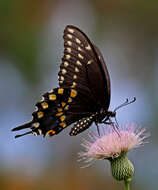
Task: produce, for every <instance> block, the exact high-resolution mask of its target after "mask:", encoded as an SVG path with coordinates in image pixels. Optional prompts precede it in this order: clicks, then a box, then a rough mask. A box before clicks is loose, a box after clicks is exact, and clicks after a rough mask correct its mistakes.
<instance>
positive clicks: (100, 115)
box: [95, 108, 116, 123]
mask: <svg viewBox="0 0 158 190" xmlns="http://www.w3.org/2000/svg"><path fill="white" fill-rule="evenodd" d="M115 116H116V112H113V111H108V110H105V109H104V108H101V109H100V111H99V112H97V114H96V117H95V120H96V122H97V123H102V122H103V120H104V121H107V120H109V118H110V117H115Z"/></svg>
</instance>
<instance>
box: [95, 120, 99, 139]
mask: <svg viewBox="0 0 158 190" xmlns="http://www.w3.org/2000/svg"><path fill="white" fill-rule="evenodd" d="M95 124H96V126H97V132H98V135H99V136H100V130H99V125H98V123H97V122H95Z"/></svg>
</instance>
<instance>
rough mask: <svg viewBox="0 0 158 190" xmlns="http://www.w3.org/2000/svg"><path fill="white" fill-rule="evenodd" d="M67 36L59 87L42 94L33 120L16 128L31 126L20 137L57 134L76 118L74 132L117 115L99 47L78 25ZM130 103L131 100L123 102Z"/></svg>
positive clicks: (76, 132)
mask: <svg viewBox="0 0 158 190" xmlns="http://www.w3.org/2000/svg"><path fill="white" fill-rule="evenodd" d="M63 38H64V56H63V58H62V64H61V65H60V71H59V73H58V76H59V87H58V88H55V89H53V90H51V91H49V92H47V93H45V94H44V95H43V96H42V100H41V101H40V102H38V103H37V104H36V107H35V108H36V109H35V111H34V112H33V113H32V116H33V119H32V121H30V122H29V123H26V124H24V125H21V126H19V127H16V128H14V129H12V131H18V130H21V129H25V128H30V129H31V131H29V132H26V133H24V134H22V135H17V136H15V137H16V138H17V137H20V136H23V135H26V134H34V135H40V134H43V135H44V136H46V135H48V136H53V135H55V134H58V133H59V132H61V131H62V130H63V129H64V128H65V127H67V126H69V125H70V124H72V123H75V122H76V123H75V124H74V126H73V127H72V129H71V132H70V135H71V136H73V135H77V134H79V133H81V132H82V131H84V130H86V129H87V128H89V127H90V125H91V124H92V123H93V122H95V123H96V124H98V123H102V122H104V123H105V122H107V121H109V122H111V120H110V117H115V115H116V109H115V110H114V111H113V112H112V111H109V110H108V108H109V104H110V93H111V92H110V77H109V73H108V70H107V67H106V64H105V62H104V59H103V56H102V54H101V52H100V51H99V49H98V48H97V47H96V46H95V45H93V44H92V43H91V41H90V40H89V39H88V37H87V36H86V35H85V34H84V33H83V32H82V31H81V30H80V29H78V28H77V27H75V26H71V25H68V26H66V28H65V30H64V36H63ZM134 101H135V99H134ZM128 103H129V102H128V100H127V101H126V102H125V103H124V104H122V105H125V104H128ZM122 105H121V106H122ZM119 107H120V106H119ZM119 107H118V108H119ZM118 108H117V109H118Z"/></svg>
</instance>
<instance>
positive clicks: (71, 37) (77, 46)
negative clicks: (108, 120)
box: [59, 26, 110, 110]
mask: <svg viewBox="0 0 158 190" xmlns="http://www.w3.org/2000/svg"><path fill="white" fill-rule="evenodd" d="M63 38H64V56H63V59H62V64H61V66H60V71H59V85H60V86H61V87H74V88H76V89H77V91H78V92H80V93H81V94H82V95H83V96H85V97H88V98H90V99H91V101H89V103H93V104H97V105H98V107H100V106H104V107H105V109H106V110H107V109H108V107H109V103H110V79H109V74H108V71H107V68H106V65H105V63H104V60H103V56H102V55H101V53H100V51H99V50H98V48H96V47H95V46H94V45H93V44H92V43H91V42H90V40H89V39H88V37H87V36H86V35H85V34H84V33H83V32H82V31H81V30H79V29H78V28H76V27H74V26H67V27H66V28H65V30H64V36H63ZM84 92H85V93H84Z"/></svg>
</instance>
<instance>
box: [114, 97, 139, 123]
mask: <svg viewBox="0 0 158 190" xmlns="http://www.w3.org/2000/svg"><path fill="white" fill-rule="evenodd" d="M135 101H136V97H134V98H133V100H131V101H129V100H128V98H127V99H126V101H125V102H124V103H123V104H121V105H120V106H118V107H116V108H115V109H114V112H116V110H118V109H120V108H122V107H124V106H127V105H129V104H132V103H133V102H135ZM115 121H116V118H115Z"/></svg>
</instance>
